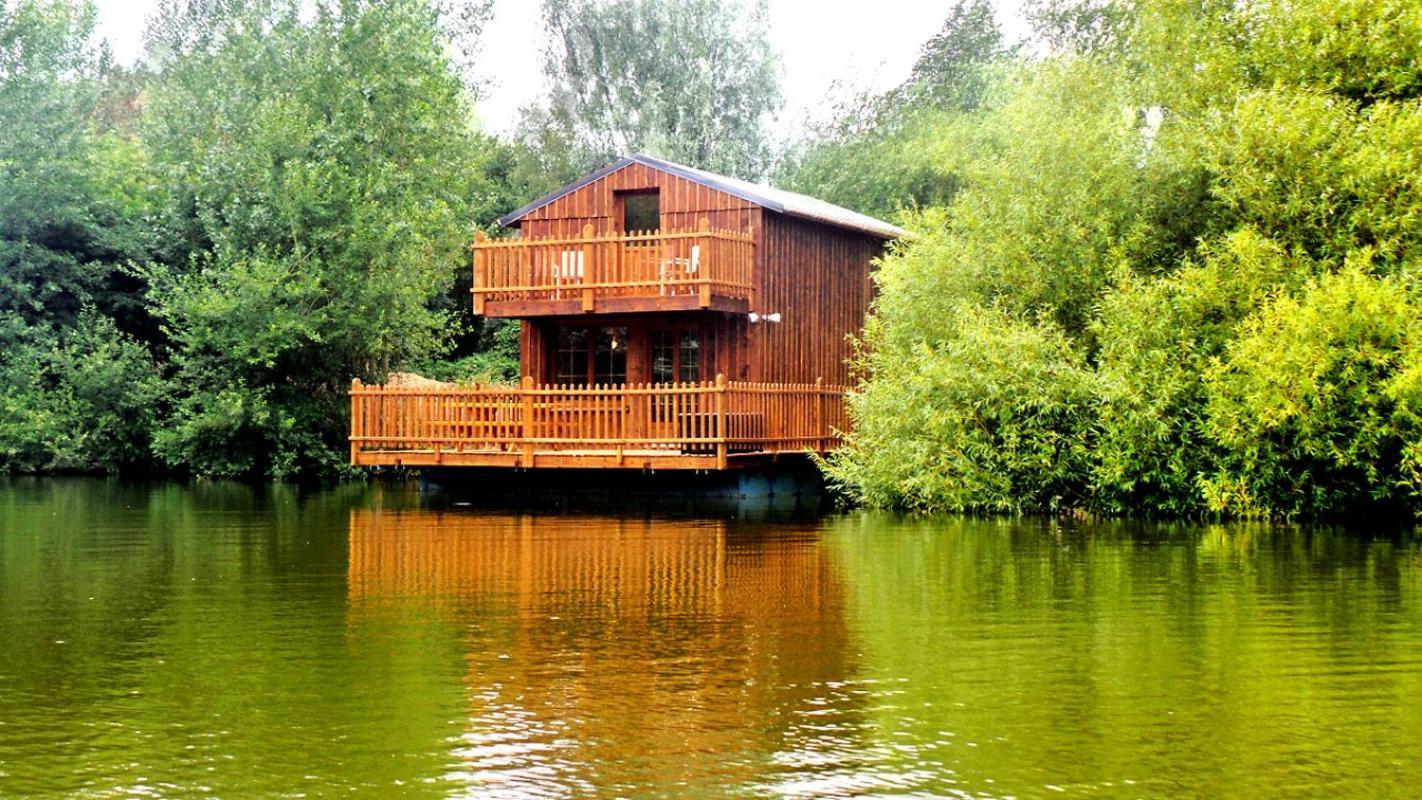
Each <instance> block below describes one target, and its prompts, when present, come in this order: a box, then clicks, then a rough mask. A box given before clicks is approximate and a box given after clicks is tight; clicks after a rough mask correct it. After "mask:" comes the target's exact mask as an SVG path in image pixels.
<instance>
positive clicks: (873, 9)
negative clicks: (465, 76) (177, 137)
mask: <svg viewBox="0 0 1422 800" xmlns="http://www.w3.org/2000/svg"><path fill="white" fill-rule="evenodd" d="M97 4H98V9H99V35H100V36H102V37H104V38H105V39H107V40H108V41H109V45H110V47H111V48H112V49H113V53H114V55H115V57H116V58H117V59H118V60H119V61H121V62H124V63H131V62H133V61H134V60H135V59H136V58H137V57H138V55H139V53H140V50H141V46H142V37H143V28H144V24H145V19H146V17H147V15H148V14H149V13H150V12H151V11H152V10H153V8H154V6H155V5H156V4H157V0H97ZM951 5H952V0H871V2H868V3H866V2H865V0H769V8H770V41H771V44H772V45H773V46H774V47H775V48H776V49H778V50H779V52H780V57H781V70H782V72H781V80H782V89H783V92H784V95H785V110H784V111H783V112H782V113H781V114H780V116H779V118H778V120H777V127H778V128H779V129H780V132H781V134H782V135H783V136H784V138H790V136H791V135H793V132H794V131H795V130H797V129H798V128H800V127H801V126H802V125H803V124H804V123H805V122H806V121H807V120H811V119H819V118H822V117H823V116H824V114H825V108H826V105H827V101H828V100H829V98H830V92H831V90H832V89H834V88H835V87H836V85H839V86H845V87H850V88H852V89H856V90H866V89H867V90H883V89H887V88H890V87H892V86H895V85H897V84H898V83H899V82H900V81H902V80H903V79H904V77H905V76H907V75H908V72H909V69H910V68H911V67H912V66H913V62H914V59H915V57H916V56H917V55H918V50H919V48H920V47H921V46H922V45H923V43H924V42H925V41H927V40H928V38H929V37H930V36H932V35H933V34H934V33H936V32H937V31H938V27H939V26H940V25H941V24H942V22H943V20H944V18H945V17H947V15H948V9H949V8H950V7H951ZM993 5H994V7H995V8H996V9H997V16H998V22H999V23H1000V24H1001V25H1002V26H1003V30H1004V32H1005V33H1006V34H1007V36H1008V38H1009V39H1013V38H1021V37H1022V36H1024V35H1025V34H1026V23H1025V22H1024V21H1023V19H1022V14H1021V0H994V1H993ZM539 6H540V3H539V2H538V0H495V3H494V18H493V19H492V20H491V21H490V22H489V24H488V26H487V27H486V28H485V30H484V37H483V41H482V43H481V47H480V53H479V58H478V60H477V61H476V63H475V65H474V68H475V71H476V77H477V78H479V79H480V80H481V81H482V83H483V84H484V85H485V87H486V90H485V96H484V97H483V99H482V101H481V103H480V105H479V118H480V121H481V122H482V124H483V125H484V127H485V128H486V129H488V130H489V131H490V132H493V133H507V132H508V131H509V130H510V129H511V128H512V127H513V125H514V123H515V122H516V120H517V115H518V110H519V108H520V107H521V106H524V105H526V104H528V103H530V102H532V101H533V100H534V99H536V98H537V97H538V96H539V94H540V93H541V92H542V90H543V80H542V75H541V66H542V46H543V38H542V35H541V32H540V31H539Z"/></svg>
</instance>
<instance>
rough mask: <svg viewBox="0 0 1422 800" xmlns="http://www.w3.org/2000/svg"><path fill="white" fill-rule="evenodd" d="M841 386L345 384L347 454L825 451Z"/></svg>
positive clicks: (833, 437) (520, 458)
mask: <svg viewBox="0 0 1422 800" xmlns="http://www.w3.org/2000/svg"><path fill="white" fill-rule="evenodd" d="M844 394H845V390H844V387H840V386H829V385H826V384H824V383H822V382H816V383H812V384H774V383H742V382H733V381H727V380H726V379H725V377H724V376H718V377H717V380H716V381H714V382H705V383H686V384H656V385H652V384H626V385H616V386H569V385H547V386H542V385H537V384H535V383H533V382H532V381H531V380H527V379H526V380H525V381H524V382H523V384H522V385H520V386H508V387H503V386H469V387H455V388H434V389H425V388H419V389H412V388H411V389H407V388H393V387H386V386H366V385H363V384H362V383H361V382H360V381H355V382H353V383H352V385H351V436H350V442H351V463H352V464H355V465H372V466H373V465H399V466H406V467H434V466H441V467H455V466H469V467H519V468H532V467H539V468H544V467H548V468H559V467H562V468H587V467H599V468H626V469H689V470H726V469H736V468H739V467H750V466H759V465H762V464H765V463H767V462H770V461H776V460H779V459H781V458H804V457H805V456H806V455H807V454H809V453H820V454H823V453H826V452H829V451H830V450H833V449H834V448H835V447H836V446H837V445H838V443H839V435H840V434H839V432H840V431H843V430H844V429H845V428H846V427H847V426H848V420H847V418H846V416H845V407H844Z"/></svg>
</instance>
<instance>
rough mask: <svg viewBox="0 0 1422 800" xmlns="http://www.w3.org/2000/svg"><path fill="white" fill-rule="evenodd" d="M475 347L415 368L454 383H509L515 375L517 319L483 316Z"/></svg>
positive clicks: (421, 372) (517, 370)
mask: <svg viewBox="0 0 1422 800" xmlns="http://www.w3.org/2000/svg"><path fill="white" fill-rule="evenodd" d="M480 344H481V347H480V349H479V350H477V351H475V352H473V353H471V354H469V355H467V356H464V357H462V358H457V359H452V360H444V361H432V362H430V363H429V364H426V365H424V366H420V367H418V368H417V371H418V372H419V373H420V374H421V375H423V376H424V377H426V378H432V379H434V380H437V381H450V382H454V383H483V384H490V383H513V382H516V381H517V380H518V378H519V323H518V321H517V320H511V319H498V320H483V321H482V323H481V331H480Z"/></svg>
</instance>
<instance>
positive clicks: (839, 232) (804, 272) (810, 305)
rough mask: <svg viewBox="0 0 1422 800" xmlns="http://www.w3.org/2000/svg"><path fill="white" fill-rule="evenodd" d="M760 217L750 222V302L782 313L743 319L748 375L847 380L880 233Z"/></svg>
mask: <svg viewBox="0 0 1422 800" xmlns="http://www.w3.org/2000/svg"><path fill="white" fill-rule="evenodd" d="M763 218H764V223H763V224H762V225H759V226H757V228H756V231H757V234H756V239H757V242H756V270H755V278H756V289H755V292H754V294H753V295H752V303H751V310H752V311H754V312H757V313H759V314H771V313H779V314H780V315H781V321H780V322H758V323H755V324H752V325H748V326H747V327H748V335H749V344H748V347H749V353H750V362H749V375H748V376H746V379H747V380H752V381H786V382H796V383H799V382H808V381H814V380H815V379H816V378H823V379H824V380H825V382H826V383H832V384H843V385H848V384H849V383H850V375H849V367H848V364H847V363H846V362H847V360H848V359H849V357H850V356H851V355H852V353H853V350H852V348H851V347H850V344H849V337H850V336H858V335H859V334H860V332H861V331H862V330H863V328H864V318H865V315H866V314H868V311H869V301H870V298H871V296H872V292H873V285H872V283H871V281H870V279H869V272H870V269H871V264H872V261H873V259H874V258H875V257H877V256H878V255H879V254H880V253H881V252H882V251H883V248H884V242H883V240H881V239H878V238H876V237H873V236H869V235H867V234H862V233H858V232H855V231H851V230H847V229H844V228H837V227H834V226H830V225H825V224H822V223H818V222H811V221H808V220H801V219H796V218H794V217H787V216H784V215H782V214H776V213H769V214H764V215H763ZM732 374H734V373H732Z"/></svg>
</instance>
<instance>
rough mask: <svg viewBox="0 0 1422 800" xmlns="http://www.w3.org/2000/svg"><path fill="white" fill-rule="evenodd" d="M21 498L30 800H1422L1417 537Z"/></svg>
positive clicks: (5, 546)
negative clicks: (915, 799) (148, 799)
mask: <svg viewBox="0 0 1422 800" xmlns="http://www.w3.org/2000/svg"><path fill="white" fill-rule="evenodd" d="M758 516H759V515H758V514H757V513H756V512H754V510H745V511H738V510H736V509H728V510H722V511H720V512H719V513H708V514H706V515H704V516H695V515H690V514H681V515H666V514H664V513H662V512H649V511H638V512H628V513H624V514H619V515H606V514H590V513H584V514H580V513H576V512H572V511H562V512H558V513H529V512H520V511H515V510H500V509H490V508H475V507H469V506H462V505H456V504H453V503H451V502H448V501H440V500H437V499H431V498H422V497H421V496H420V495H419V494H418V492H416V491H413V490H411V489H408V488H403V487H388V486H387V487H382V486H343V487H338V488H335V489H330V490H321V491H300V490H297V489H295V488H288V487H280V486H278V487H258V488H252V487H247V486H242V485H238V484H226V483H194V484H191V485H184V484H178V483H152V484H136V483H123V482H117V481H107V480H97V479H54V480H31V479H13V480H9V481H8V482H6V481H0V796H4V797H15V796H52V797H60V796H64V797H69V796H88V797H136V796H162V797H186V796H203V795H213V796H223V797H239V796H240V797H247V796H276V795H284V796H293V797H295V796H307V797H323V796H351V795H358V796H382V797H383V796H413V797H421V796H430V797H481V798H483V797H492V798H499V797H509V798H515V797H518V798H522V797H549V798H557V797H594V796H597V797H602V796H606V797H613V796H618V797H674V796H695V797H708V796H710V797H720V796H729V797H735V796H743V797H794V798H811V797H851V796H887V795H913V796H948V797H972V798H989V797H1018V798H1026V797H1049V798H1055V797H1122V798H1133V797H1200V798H1215V797H1318V798H1338V797H1416V796H1417V795H1418V792H1419V787H1422V538H1418V537H1417V535H1416V534H1413V533H1406V532H1404V533H1398V532H1396V531H1389V530H1383V529H1377V530H1369V529H1367V528H1361V529H1358V530H1348V531H1344V530H1338V529H1331V528H1313V529H1309V528H1299V527H1282V526H1265V525H1225V526H1197V525H1144V524H1117V523H1111V524H1088V523H1079V522H1069V521H1050V520H984V519H970V518H959V517H926V518H925V517H918V518H914V517H907V518H906V517H899V516H895V515H889V514H873V513H851V514H846V515H830V516H815V517H809V518H795V517H788V518H781V519H773V518H772V519H768V518H758Z"/></svg>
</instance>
